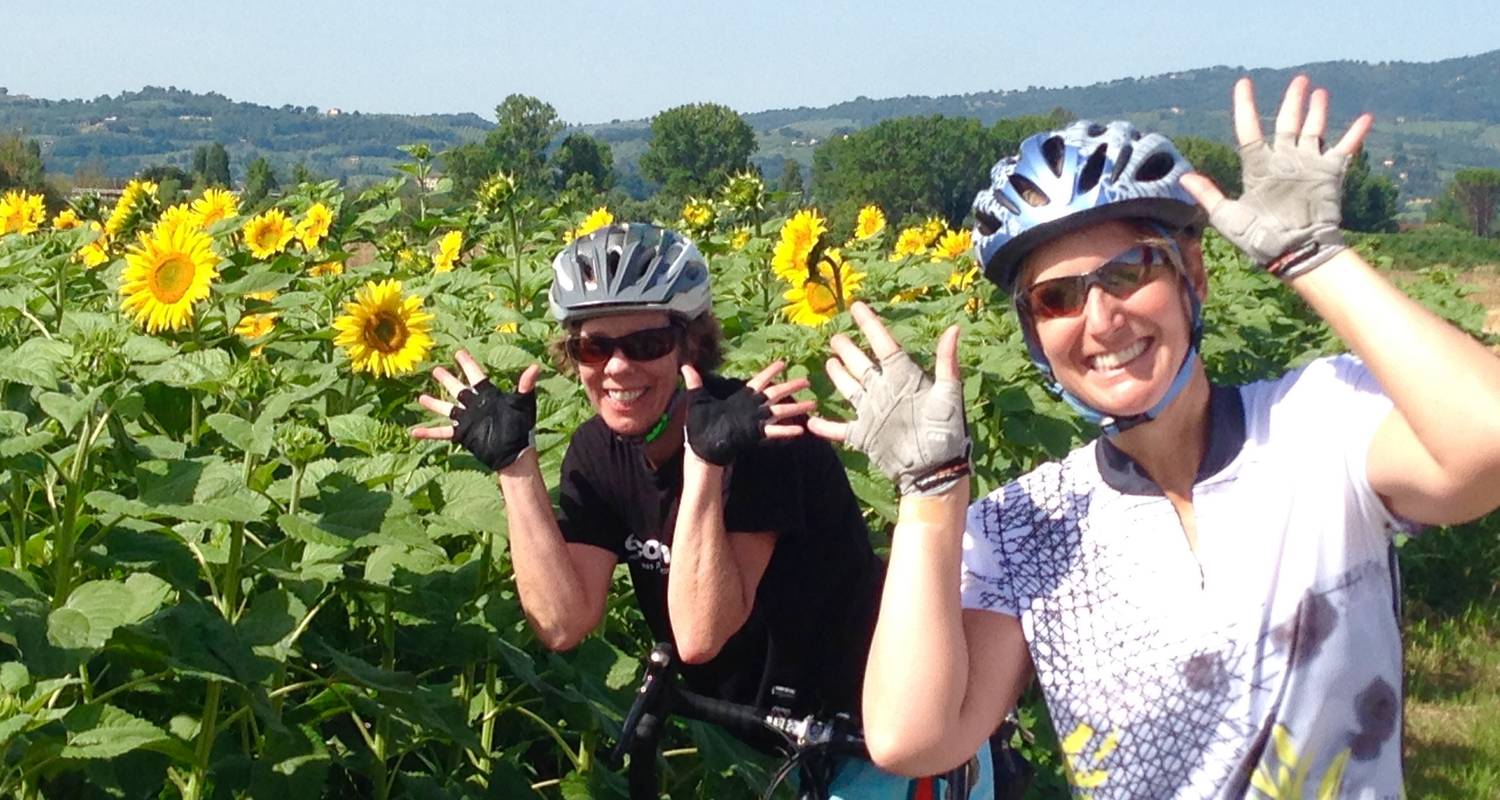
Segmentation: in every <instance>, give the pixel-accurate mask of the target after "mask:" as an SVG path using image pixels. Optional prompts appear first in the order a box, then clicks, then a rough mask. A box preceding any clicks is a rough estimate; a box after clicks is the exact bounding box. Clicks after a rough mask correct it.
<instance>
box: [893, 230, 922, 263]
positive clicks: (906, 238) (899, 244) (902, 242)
mask: <svg viewBox="0 0 1500 800" xmlns="http://www.w3.org/2000/svg"><path fill="white" fill-rule="evenodd" d="M925 252H927V234H926V233H925V232H924V231H923V230H922V229H921V228H906V229H903V230H902V231H901V235H900V236H897V237H896V250H895V252H894V253H892V255H894V256H895V257H897V258H906V257H908V256H919V255H922V254H923V253H925Z"/></svg>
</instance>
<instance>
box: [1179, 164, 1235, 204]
mask: <svg viewBox="0 0 1500 800" xmlns="http://www.w3.org/2000/svg"><path fill="white" fill-rule="evenodd" d="M1180 182H1181V184H1182V188H1184V189H1186V190H1187V192H1188V194H1190V195H1192V196H1193V199H1194V200H1197V201H1198V205H1200V206H1202V207H1203V210H1204V211H1207V212H1208V213H1210V214H1212V213H1214V209H1216V208H1218V207H1219V204H1220V203H1222V202H1224V192H1223V191H1221V190H1220V189H1219V186H1218V184H1216V183H1214V182H1213V180H1211V179H1210V178H1209V177H1208V176H1207V175H1203V174H1200V173H1197V172H1189V173H1188V174H1186V175H1183V176H1182V180H1181V181H1180Z"/></svg>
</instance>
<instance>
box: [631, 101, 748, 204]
mask: <svg viewBox="0 0 1500 800" xmlns="http://www.w3.org/2000/svg"><path fill="white" fill-rule="evenodd" d="M754 152H755V132H754V131H753V130H751V129H750V125H749V124H748V123H746V122H745V120H744V119H743V118H741V117H740V115H739V114H738V113H736V112H735V111H734V109H732V108H729V107H728V106H722V105H719V104H717V103H694V104H691V105H685V106H678V107H676V108H670V109H667V110H666V111H663V112H661V113H660V114H657V115H656V116H655V117H653V118H652V119H651V143H650V144H649V145H647V147H646V152H645V153H644V154H643V155H642V156H641V174H642V175H644V176H646V177H647V178H648V179H650V180H653V181H656V182H657V183H659V184H661V186H662V191H663V193H664V194H666V195H667V196H668V197H669V198H681V197H684V196H686V195H690V194H708V193H709V192H712V191H713V190H715V189H717V188H719V186H720V185H722V184H723V183H724V179H725V178H727V177H728V176H729V175H730V174H732V173H735V172H739V171H741V170H745V169H748V168H749V166H750V154H751V153H754Z"/></svg>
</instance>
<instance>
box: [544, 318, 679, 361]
mask: <svg viewBox="0 0 1500 800" xmlns="http://www.w3.org/2000/svg"><path fill="white" fill-rule="evenodd" d="M681 337H682V331H681V329H680V328H679V327H678V326H676V325H668V326H667V327H665V328H650V329H647V330H644V331H636V332H635V333H627V334H625V335H624V336H598V335H590V336H569V337H568V338H567V339H566V340H564V342H563V349H564V350H565V351H567V354H568V358H571V359H573V360H574V361H576V362H578V363H579V364H587V365H589V366H591V367H593V366H598V365H599V364H603V363H604V362H606V361H608V360H609V357H610V356H612V355H614V354H615V352H616V351H619V352H620V353H622V354H623V355H624V356H625V357H626V358H628V359H630V360H631V361H655V360H656V359H658V358H661V357H662V356H664V355H666V354H668V353H670V352H672V348H674V347H676V346H677V341H678V339H680V338H681Z"/></svg>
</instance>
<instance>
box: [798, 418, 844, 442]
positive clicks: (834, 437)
mask: <svg viewBox="0 0 1500 800" xmlns="http://www.w3.org/2000/svg"><path fill="white" fill-rule="evenodd" d="M807 429H808V430H809V431H811V432H812V434H813V435H814V436H821V437H822V438H824V439H827V440H828V441H830V442H842V441H844V440H846V439H848V438H849V423H847V422H837V421H834V420H831V419H824V418H822V417H808V419H807Z"/></svg>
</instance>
